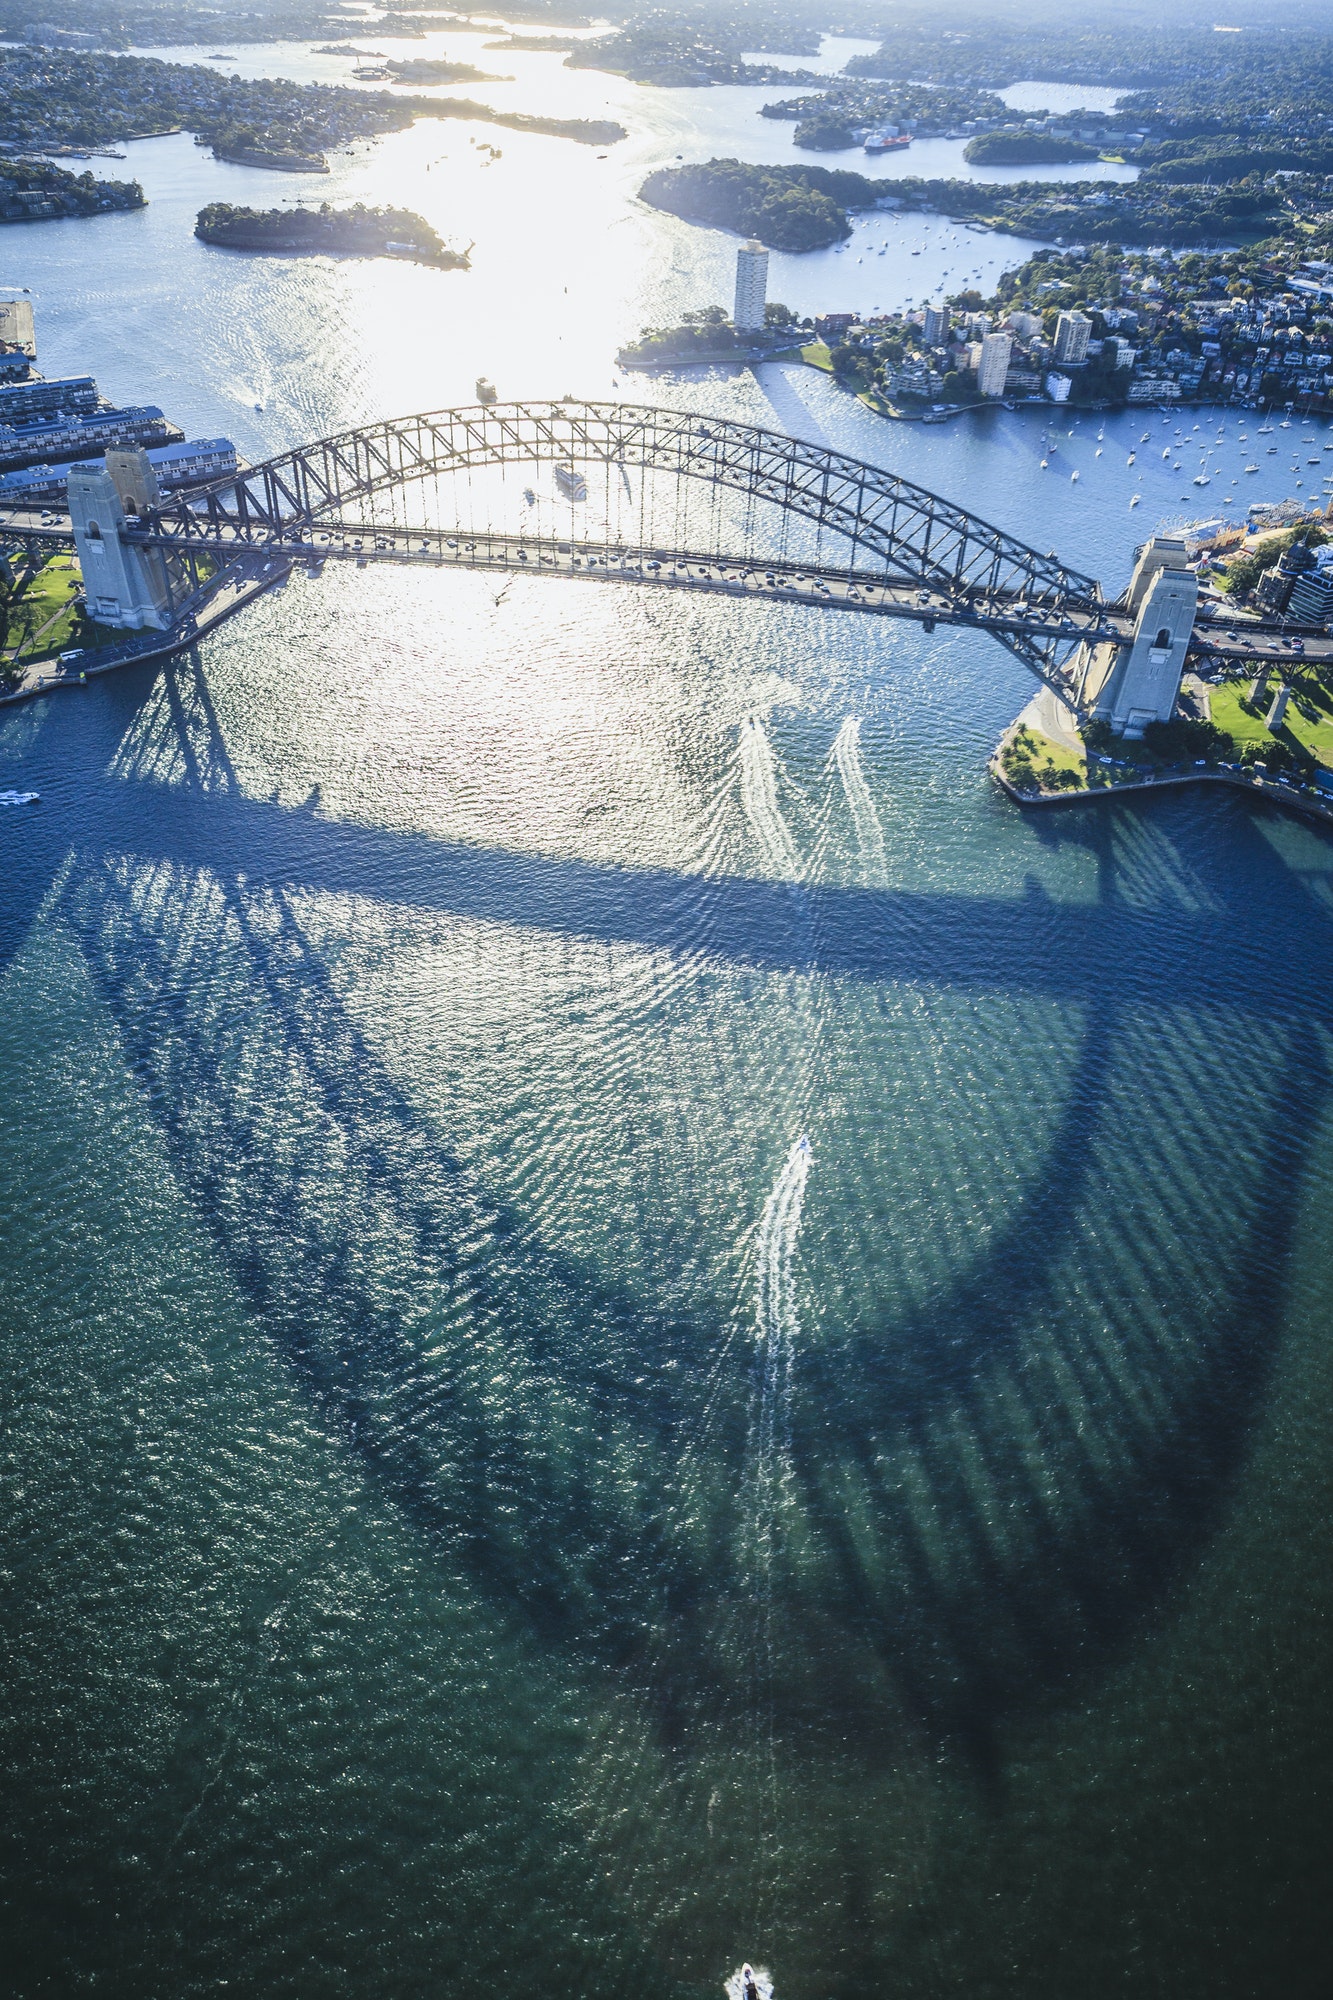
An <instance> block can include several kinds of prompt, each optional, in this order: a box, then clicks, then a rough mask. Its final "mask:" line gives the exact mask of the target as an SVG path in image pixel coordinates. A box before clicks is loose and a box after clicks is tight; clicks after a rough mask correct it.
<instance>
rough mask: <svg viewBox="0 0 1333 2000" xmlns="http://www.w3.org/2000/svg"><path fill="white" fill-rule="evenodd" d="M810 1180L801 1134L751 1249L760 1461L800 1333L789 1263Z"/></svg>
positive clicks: (775, 1441) (771, 1439) (770, 1441)
mask: <svg viewBox="0 0 1333 2000" xmlns="http://www.w3.org/2000/svg"><path fill="white" fill-rule="evenodd" d="M809 1178H810V1141H809V1140H808V1139H807V1138H805V1137H804V1135H802V1137H801V1138H799V1139H798V1140H797V1141H796V1144H795V1145H794V1146H793V1147H792V1149H791V1151H790V1152H789V1153H788V1155H787V1158H786V1160H785V1162H784V1163H783V1168H782V1172H781V1173H780V1174H779V1175H778V1177H777V1179H776V1181H775V1182H774V1183H773V1187H772V1189H771V1191H770V1193H769V1197H768V1200H767V1201H766V1202H765V1203H764V1213H763V1216H762V1218H761V1220H760V1223H759V1236H758V1240H757V1243H756V1246H755V1265H756V1272H755V1302H754V1310H755V1336H756V1340H757V1342H758V1346H759V1352H760V1359H761V1371H762V1372H761V1383H760V1389H761V1399H762V1403H763V1404H767V1405H768V1406H769V1408H768V1412H767V1415H768V1424H767V1429H768V1437H767V1439H765V1437H764V1427H763V1425H762V1423H761V1431H760V1440H759V1443H760V1458H761V1461H762V1459H763V1457H764V1455H765V1445H766V1444H767V1445H768V1447H769V1455H770V1456H771V1455H772V1452H773V1451H774V1450H776V1449H777V1448H778V1445H779V1433H778V1428H777V1426H778V1420H779V1414H780V1412H779V1406H780V1405H781V1404H783V1403H785V1401H786V1391H787V1388H788V1383H789V1377H790V1374H791V1363H792V1357H793V1355H794V1354H795V1351H796V1341H797V1337H798V1335H799V1333H800V1330H801V1329H800V1321H799V1319H798V1317H797V1313H796V1287H795V1280H794V1277H793V1272H792V1260H793V1258H794V1257H795V1254H796V1239H797V1237H798V1236H799V1234H800V1230H801V1208H802V1204H803V1203H804V1200H805V1184H806V1182H807V1181H808V1180H809ZM762 1415H763V1411H762V1409H761V1417H762Z"/></svg>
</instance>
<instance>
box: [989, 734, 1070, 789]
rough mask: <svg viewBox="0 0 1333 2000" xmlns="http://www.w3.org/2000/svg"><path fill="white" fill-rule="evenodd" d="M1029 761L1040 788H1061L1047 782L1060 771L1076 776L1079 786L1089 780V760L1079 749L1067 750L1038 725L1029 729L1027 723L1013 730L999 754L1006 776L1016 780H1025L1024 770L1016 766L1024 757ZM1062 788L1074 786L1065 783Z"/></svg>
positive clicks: (1017, 781) (1015, 781)
mask: <svg viewBox="0 0 1333 2000" xmlns="http://www.w3.org/2000/svg"><path fill="white" fill-rule="evenodd" d="M1024 757H1026V759H1027V760H1028V761H1029V762H1030V763H1031V766H1032V772H1033V776H1034V777H1035V778H1036V779H1037V782H1038V783H1039V784H1040V785H1042V787H1043V789H1050V790H1053V791H1054V790H1057V789H1061V788H1060V787H1056V786H1053V785H1050V782H1049V781H1050V780H1051V779H1052V778H1053V777H1055V776H1056V775H1057V774H1058V773H1060V772H1062V771H1072V772H1073V773H1074V775H1075V777H1076V778H1077V779H1078V781H1079V782H1078V789H1082V787H1084V786H1085V785H1086V784H1087V782H1088V760H1087V757H1086V756H1085V755H1084V753H1083V752H1082V751H1077V750H1066V748H1065V746H1064V744H1063V743H1056V742H1053V741H1052V739H1051V738H1050V737H1049V736H1043V734H1042V732H1041V731H1040V730H1039V729H1032V728H1030V727H1029V726H1028V725H1027V724H1026V723H1024V724H1022V725H1021V726H1020V727H1019V728H1018V729H1016V730H1015V731H1014V733H1013V736H1012V737H1011V738H1010V740H1009V742H1008V743H1007V744H1006V745H1005V748H1004V750H1003V752H1002V753H1001V757H1000V765H1001V768H1002V770H1003V771H1004V774H1005V776H1006V777H1007V778H1010V779H1011V780H1012V781H1013V782H1014V783H1015V784H1021V783H1023V782H1025V778H1024V774H1023V773H1022V772H1021V771H1020V770H1017V769H1015V766H1016V765H1019V764H1021V763H1022V761H1023V760H1024ZM1064 789H1070V790H1072V789H1074V787H1065V788H1064Z"/></svg>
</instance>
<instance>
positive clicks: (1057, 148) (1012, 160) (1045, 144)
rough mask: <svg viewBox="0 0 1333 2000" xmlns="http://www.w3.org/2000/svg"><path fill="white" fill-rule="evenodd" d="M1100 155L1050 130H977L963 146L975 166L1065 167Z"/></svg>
mask: <svg viewBox="0 0 1333 2000" xmlns="http://www.w3.org/2000/svg"><path fill="white" fill-rule="evenodd" d="M1100 157H1101V156H1100V153H1099V151H1098V149H1097V147H1096V146H1090V145H1088V144H1087V142H1086V141H1085V140H1083V139H1078V138H1075V137H1074V136H1073V135H1072V134H1069V135H1067V136H1066V137H1065V138H1063V139H1060V138H1057V137H1056V136H1055V134H1054V133H1053V132H978V134H977V136H976V138H975V139H969V140H968V142H967V144H966V145H965V146H964V148H963V158H964V159H965V160H967V161H969V162H970V163H971V165H973V166H974V167H1045V166H1067V165H1068V164H1069V163H1070V162H1071V161H1073V160H1096V159H1099V158H1100Z"/></svg>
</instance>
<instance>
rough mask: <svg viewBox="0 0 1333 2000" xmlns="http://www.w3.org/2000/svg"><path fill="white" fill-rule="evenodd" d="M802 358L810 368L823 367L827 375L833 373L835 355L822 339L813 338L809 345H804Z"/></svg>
mask: <svg viewBox="0 0 1333 2000" xmlns="http://www.w3.org/2000/svg"><path fill="white" fill-rule="evenodd" d="M801 359H802V361H804V362H805V364H806V366H807V367H808V368H822V369H823V371H824V373H825V374H826V375H831V374H832V373H833V356H832V354H831V353H830V351H829V349H828V347H827V345H826V344H825V342H824V341H822V340H812V341H811V343H810V345H809V347H803V348H802V349H801Z"/></svg>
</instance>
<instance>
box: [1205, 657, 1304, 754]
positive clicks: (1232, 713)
mask: <svg viewBox="0 0 1333 2000" xmlns="http://www.w3.org/2000/svg"><path fill="white" fill-rule="evenodd" d="M1280 685H1281V682H1280V680H1279V678H1278V676H1277V675H1276V674H1272V675H1270V676H1269V681H1268V691H1267V694H1266V695H1265V696H1264V698H1263V700H1262V701H1261V703H1260V705H1259V706H1260V713H1259V714H1258V715H1252V714H1251V713H1250V711H1249V710H1248V709H1247V708H1244V707H1242V705H1241V703H1242V699H1243V697H1244V696H1246V695H1248V693H1249V691H1250V686H1251V682H1250V679H1249V678H1248V677H1247V678H1246V679H1245V680H1240V681H1224V682H1223V684H1222V685H1221V687H1215V688H1210V689H1209V691H1208V707H1209V711H1210V713H1211V715H1212V718H1213V721H1214V722H1215V723H1216V724H1217V726H1218V728H1219V729H1225V730H1227V731H1228V732H1229V734H1230V735H1232V736H1234V737H1235V739H1236V742H1237V744H1238V745H1239V746H1240V748H1241V749H1244V747H1245V746H1246V744H1248V743H1256V744H1259V745H1260V746H1261V747H1262V748H1263V749H1265V750H1268V749H1271V747H1272V745H1273V743H1274V741H1277V742H1279V743H1285V744H1286V746H1287V748H1288V749H1289V750H1297V749H1301V750H1308V751H1310V752H1311V753H1312V754H1313V756H1314V757H1315V758H1316V759H1317V760H1318V762H1319V763H1321V764H1326V765H1330V766H1333V696H1330V694H1329V693H1328V691H1327V689H1325V688H1323V687H1321V686H1320V685H1319V683H1318V682H1317V681H1316V680H1315V679H1314V678H1313V676H1309V677H1307V678H1306V679H1304V680H1303V681H1301V682H1300V683H1298V685H1297V687H1296V688H1295V690H1294V691H1293V693H1292V697H1291V700H1290V701H1289V702H1288V703H1287V714H1286V719H1285V721H1284V722H1283V725H1282V727H1281V729H1279V730H1278V732H1277V736H1276V738H1274V736H1273V734H1272V732H1271V731H1270V730H1269V729H1267V728H1266V727H1265V725H1264V716H1265V715H1267V713H1268V709H1269V705H1270V703H1271V702H1272V699H1273V696H1274V695H1275V694H1276V692H1277V690H1278V688H1279V686H1280Z"/></svg>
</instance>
